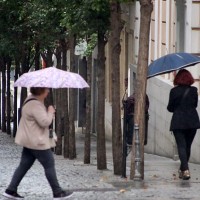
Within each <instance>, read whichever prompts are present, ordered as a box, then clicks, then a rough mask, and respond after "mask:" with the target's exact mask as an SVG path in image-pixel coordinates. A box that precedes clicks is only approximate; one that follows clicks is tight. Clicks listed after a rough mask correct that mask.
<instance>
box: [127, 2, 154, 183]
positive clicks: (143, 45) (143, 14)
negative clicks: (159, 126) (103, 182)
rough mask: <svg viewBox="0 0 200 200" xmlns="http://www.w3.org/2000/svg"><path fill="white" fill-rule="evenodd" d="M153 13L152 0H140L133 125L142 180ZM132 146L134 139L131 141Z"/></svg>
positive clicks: (132, 168)
mask: <svg viewBox="0 0 200 200" xmlns="http://www.w3.org/2000/svg"><path fill="white" fill-rule="evenodd" d="M152 11H153V3H152V0H140V36H139V55H138V65H137V79H136V102H135V113H134V123H135V124H138V125H139V136H140V144H141V149H140V151H141V157H142V159H141V172H140V174H141V175H142V179H143V178H144V131H145V102H146V82H147V81H146V80H147V67H148V54H149V33H150V22H151V13H152ZM133 144H134V139H133ZM133 154H134V151H132V158H131V174H130V178H131V179H133V178H134V172H135V159H134V155H133Z"/></svg>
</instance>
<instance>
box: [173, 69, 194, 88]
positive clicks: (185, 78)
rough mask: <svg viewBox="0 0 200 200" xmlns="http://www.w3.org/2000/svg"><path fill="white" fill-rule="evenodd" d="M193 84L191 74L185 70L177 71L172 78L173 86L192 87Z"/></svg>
mask: <svg viewBox="0 0 200 200" xmlns="http://www.w3.org/2000/svg"><path fill="white" fill-rule="evenodd" d="M193 83H194V78H193V76H192V74H191V73H190V72H189V71H188V70H186V69H181V70H179V72H178V73H177V74H176V76H175V78H174V85H192V84H193Z"/></svg>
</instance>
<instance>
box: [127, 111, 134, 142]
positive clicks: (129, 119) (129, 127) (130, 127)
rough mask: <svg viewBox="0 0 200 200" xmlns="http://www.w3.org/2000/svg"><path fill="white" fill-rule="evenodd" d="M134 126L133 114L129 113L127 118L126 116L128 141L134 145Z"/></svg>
mask: <svg viewBox="0 0 200 200" xmlns="http://www.w3.org/2000/svg"><path fill="white" fill-rule="evenodd" d="M133 128H134V123H133V115H127V118H126V130H127V132H126V143H127V144H129V145H132V140H133Z"/></svg>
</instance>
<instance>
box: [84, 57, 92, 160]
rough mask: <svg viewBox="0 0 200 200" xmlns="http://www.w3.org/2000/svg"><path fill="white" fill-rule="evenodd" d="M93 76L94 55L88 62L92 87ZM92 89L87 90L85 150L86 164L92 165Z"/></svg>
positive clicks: (88, 74) (88, 80)
mask: <svg viewBox="0 0 200 200" xmlns="http://www.w3.org/2000/svg"><path fill="white" fill-rule="evenodd" d="M91 74H92V55H90V56H88V60H87V83H88V84H89V85H91ZM91 108H92V106H91V88H90V87H89V88H87V89H86V129H85V148H84V163H85V164H90V149H91Z"/></svg>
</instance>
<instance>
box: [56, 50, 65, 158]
mask: <svg viewBox="0 0 200 200" xmlns="http://www.w3.org/2000/svg"><path fill="white" fill-rule="evenodd" d="M56 58H57V68H58V69H61V48H60V46H58V47H57V49H56ZM62 102H63V101H62V97H61V89H57V90H56V134H57V137H58V141H57V144H56V154H57V155H62V135H63V130H62V119H61V113H62Z"/></svg>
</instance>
